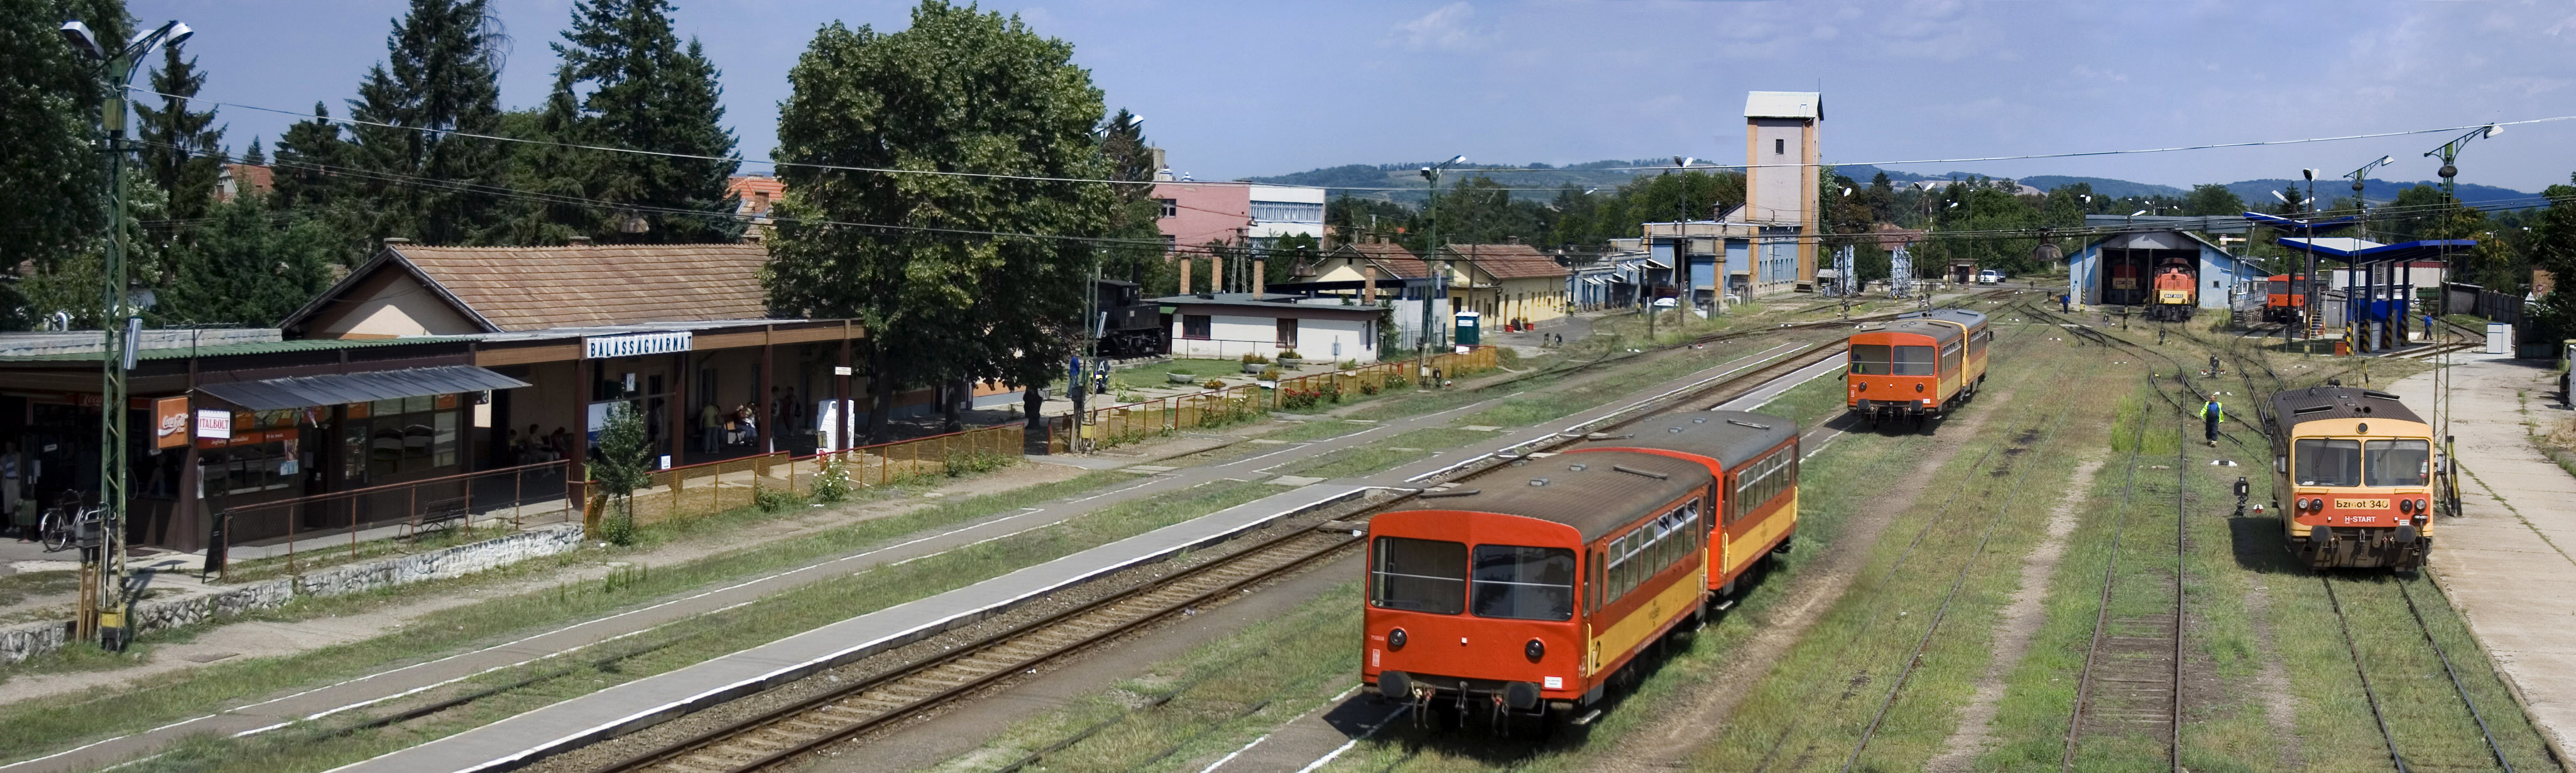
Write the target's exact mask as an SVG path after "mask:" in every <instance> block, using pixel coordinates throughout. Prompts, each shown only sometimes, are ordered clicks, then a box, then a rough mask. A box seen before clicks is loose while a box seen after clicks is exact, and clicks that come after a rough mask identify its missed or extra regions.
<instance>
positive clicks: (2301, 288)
mask: <svg viewBox="0 0 2576 773" xmlns="http://www.w3.org/2000/svg"><path fill="white" fill-rule="evenodd" d="M2307 310H2308V277H2307V275H2305V274H2274V275H2272V279H2271V280H2270V282H2269V283H2268V284H2267V285H2266V288H2265V292H2264V294H2263V321H2265V322H2283V323H2289V322H2297V321H2299V320H2300V319H2301V318H2302V317H2303V316H2304V315H2305V313H2306V312H2307Z"/></svg>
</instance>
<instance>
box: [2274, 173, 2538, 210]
mask: <svg viewBox="0 0 2576 773" xmlns="http://www.w3.org/2000/svg"><path fill="white" fill-rule="evenodd" d="M2293 185H2295V186H2298V188H2299V190H2300V191H2302V192H2304V191H2306V190H2307V189H2308V181H2306V180H2285V179H2278V178H2275V179H2268V180H2245V181H2243V182H2232V183H2228V184H2227V189H2228V190H2231V191H2235V192H2236V197H2237V198H2241V199H2244V200H2245V203H2247V204H2251V205H2254V206H2256V207H2269V206H2272V205H2273V204H2276V203H2278V202H2277V201H2275V200H2274V199H2273V198H2272V192H2273V191H2277V190H2281V189H2283V188H2288V187H2290V186H2293ZM2361 185H2362V188H2361V198H2362V200H2363V201H2368V202H2370V203H2373V204H2385V203H2388V202H2391V201H2396V200H2397V194H2398V193H2399V192H2401V191H2404V190H2406V189H2408V188H2412V187H2415V186H2418V185H2423V186H2429V187H2434V188H2439V187H2442V184H2441V183H2440V182H2439V181H2433V180H2425V181H2421V182H2411V183H2402V182H2389V181H2387V180H2377V179H2364V180H2362V182H2361ZM2350 195H2352V182H2351V181H2349V180H2345V179H2343V178H2340V177H2338V178H2335V179H2332V180H2318V181H2317V198H2319V199H2323V200H2325V202H2326V203H2329V204H2331V203H2333V202H2334V200H2335V199H2337V198H2342V197H2345V196H2350ZM2538 198H2540V194H2536V193H2524V192H2522V191H2517V190H2514V189H2511V188H2498V187H2495V186H2493V185H2478V184H2476V183H2460V200H2461V201H2464V202H2468V203H2469V204H2470V205H2472V206H2476V205H2480V204H2483V203H2488V202H2492V203H2494V204H2498V205H2508V206H2509V205H2517V204H2530V203H2533V200H2536V199H2538Z"/></svg>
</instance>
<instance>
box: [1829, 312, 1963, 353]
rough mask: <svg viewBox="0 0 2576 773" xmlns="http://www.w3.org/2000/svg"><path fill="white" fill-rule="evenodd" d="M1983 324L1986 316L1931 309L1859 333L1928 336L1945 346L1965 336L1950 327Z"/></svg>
mask: <svg viewBox="0 0 2576 773" xmlns="http://www.w3.org/2000/svg"><path fill="white" fill-rule="evenodd" d="M1985 324H1986V315H1984V314H1980V313H1977V312H1973V311H1969V310H1967V309H1933V310H1931V311H1914V312H1907V313H1905V314H1902V315H1898V316H1897V318H1896V321H1894V322H1889V323H1887V324H1886V325H1884V326H1881V327H1875V328H1870V329H1867V330H1862V331H1859V332H1862V333H1909V334H1913V335H1919V336H1930V337H1931V338H1932V340H1933V342H1934V343H1938V344H1945V345H1946V344H1948V343H1950V342H1952V341H1956V340H1959V339H1960V338H1961V337H1963V336H1965V335H1966V334H1965V333H1962V332H1960V331H1959V328H1958V327H1953V326H1952V325H1959V326H1965V327H1967V328H1969V329H1975V328H1979V327H1984V326H1985Z"/></svg>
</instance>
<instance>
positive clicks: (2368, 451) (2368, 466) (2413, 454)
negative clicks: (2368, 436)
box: [2361, 440, 2433, 486]
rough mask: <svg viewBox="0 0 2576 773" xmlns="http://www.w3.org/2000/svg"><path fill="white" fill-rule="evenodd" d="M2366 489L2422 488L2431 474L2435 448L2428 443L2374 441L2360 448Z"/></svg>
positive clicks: (2418, 441) (2423, 441)
mask: <svg viewBox="0 0 2576 773" xmlns="http://www.w3.org/2000/svg"><path fill="white" fill-rule="evenodd" d="M2361 458H2362V469H2363V470H2364V471H2365V472H2366V473H2367V474H2366V476H2365V477H2366V480H2367V481H2368V482H2367V483H2365V484H2364V485H2370V486H2421V485H2424V478H2425V477H2426V476H2427V475H2428V474H2430V473H2431V472H2432V464H2433V444H2432V442H2431V441H2426V440H2372V441H2367V442H2364V443H2362V444H2361Z"/></svg>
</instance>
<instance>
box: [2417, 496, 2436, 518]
mask: <svg viewBox="0 0 2576 773" xmlns="http://www.w3.org/2000/svg"><path fill="white" fill-rule="evenodd" d="M2429 512H2433V503H2431V502H2428V501H2425V500H2421V499H2418V500H2415V513H2416V514H2417V515H2422V514H2424V513H2429Z"/></svg>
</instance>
